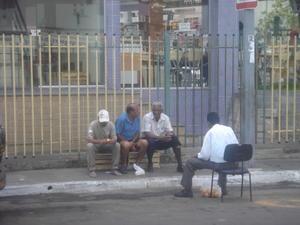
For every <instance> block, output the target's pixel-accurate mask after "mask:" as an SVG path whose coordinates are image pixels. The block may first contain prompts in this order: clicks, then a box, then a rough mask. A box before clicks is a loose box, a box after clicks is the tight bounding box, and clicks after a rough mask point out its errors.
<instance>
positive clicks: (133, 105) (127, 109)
mask: <svg viewBox="0 0 300 225" xmlns="http://www.w3.org/2000/svg"><path fill="white" fill-rule="evenodd" d="M135 106H136V104H134V103H130V104H128V105H127V106H126V113H127V114H129V113H130V112H132V111H134V109H135Z"/></svg>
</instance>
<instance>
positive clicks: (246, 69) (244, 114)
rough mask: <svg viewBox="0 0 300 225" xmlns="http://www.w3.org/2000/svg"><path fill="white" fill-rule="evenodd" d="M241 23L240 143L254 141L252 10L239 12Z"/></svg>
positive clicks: (251, 142)
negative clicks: (242, 60)
mask: <svg viewBox="0 0 300 225" xmlns="http://www.w3.org/2000/svg"><path fill="white" fill-rule="evenodd" d="M240 21H241V22H242V23H243V25H244V26H243V28H244V29H243V35H242V36H241V38H242V39H243V46H242V47H243V50H242V54H243V59H244V62H243V65H242V69H241V73H242V74H241V94H242V95H241V143H248V144H252V145H254V143H255V74H254V62H255V56H254V46H255V44H254V43H255V42H254V11H253V10H243V11H242V12H240Z"/></svg>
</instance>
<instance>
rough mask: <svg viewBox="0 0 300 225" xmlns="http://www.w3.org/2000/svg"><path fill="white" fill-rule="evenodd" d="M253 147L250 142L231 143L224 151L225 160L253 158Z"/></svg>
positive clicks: (233, 160) (240, 160)
mask: <svg viewBox="0 0 300 225" xmlns="http://www.w3.org/2000/svg"><path fill="white" fill-rule="evenodd" d="M252 155H253V148H252V145H250V144H230V145H227V146H226V148H225V152H224V160H225V161H227V162H244V161H248V160H250V159H251V158H252Z"/></svg>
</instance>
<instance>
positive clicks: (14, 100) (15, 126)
mask: <svg viewBox="0 0 300 225" xmlns="http://www.w3.org/2000/svg"><path fill="white" fill-rule="evenodd" d="M11 51H12V77H13V119H14V148H15V150H14V156H15V157H17V154H18V149H17V112H16V107H17V105H16V68H15V66H16V65H15V36H14V35H13V34H12V35H11Z"/></svg>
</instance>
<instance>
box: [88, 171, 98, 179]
mask: <svg viewBox="0 0 300 225" xmlns="http://www.w3.org/2000/svg"><path fill="white" fill-rule="evenodd" d="M89 176H90V177H91V178H96V177H97V174H96V172H95V171H90V173H89Z"/></svg>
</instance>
